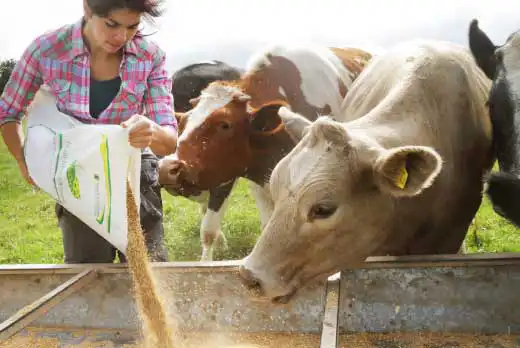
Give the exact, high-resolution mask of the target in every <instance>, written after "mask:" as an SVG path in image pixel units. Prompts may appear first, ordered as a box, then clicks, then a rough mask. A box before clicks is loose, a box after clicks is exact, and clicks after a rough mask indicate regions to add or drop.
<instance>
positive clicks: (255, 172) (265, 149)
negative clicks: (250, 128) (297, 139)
mask: <svg viewBox="0 0 520 348" xmlns="http://www.w3.org/2000/svg"><path fill="white" fill-rule="evenodd" d="M294 146H295V145H294V142H293V141H292V140H291V138H290V137H289V134H287V132H286V131H285V130H282V131H280V132H279V133H277V134H275V135H271V136H263V135H252V137H251V149H252V154H253V156H252V161H251V163H250V164H249V165H248V167H247V169H246V171H245V173H244V175H243V177H245V178H246V179H249V180H251V181H253V182H254V183H256V184H258V185H260V186H264V185H265V184H266V183H268V182H269V178H270V177H271V172H272V171H273V169H274V167H275V166H276V164H278V162H279V161H280V160H281V159H282V158H283V157H284V156H285V155H287V154H288V153H289V152H290V151H291V150H292V148H293V147H294Z"/></svg>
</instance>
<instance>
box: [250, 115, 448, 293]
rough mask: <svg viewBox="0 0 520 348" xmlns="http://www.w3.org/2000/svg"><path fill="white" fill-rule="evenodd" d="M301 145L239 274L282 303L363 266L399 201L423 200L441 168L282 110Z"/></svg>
mask: <svg viewBox="0 0 520 348" xmlns="http://www.w3.org/2000/svg"><path fill="white" fill-rule="evenodd" d="M279 114H280V116H282V119H283V122H284V124H285V127H286V129H287V131H288V132H289V133H290V134H291V136H292V137H293V139H294V140H295V141H296V142H298V141H299V142H298V143H297V145H296V147H295V148H294V149H293V150H292V151H291V152H290V153H289V154H288V155H287V156H286V157H284V158H283V159H282V160H281V161H280V162H278V164H277V165H276V167H275V169H274V171H273V173H272V175H271V179H270V190H271V195H272V197H273V201H274V211H273V214H272V215H271V218H270V220H269V222H268V223H267V225H266V227H265V229H264V230H263V232H262V234H261V236H260V238H259V239H258V241H257V243H256V245H255V246H254V248H253V250H252V252H251V253H250V254H249V255H248V256H247V257H246V258H245V259H244V263H243V264H242V265H241V267H240V274H241V276H242V278H244V279H245V280H246V281H247V282H248V283H250V284H251V285H253V286H260V287H261V290H262V292H263V293H264V294H265V295H266V296H268V297H270V298H272V299H274V300H277V301H288V300H289V299H290V298H291V296H292V295H294V293H295V292H296V291H297V290H298V289H299V288H301V287H302V286H304V285H305V284H306V283H308V282H310V281H313V280H318V279H325V278H326V277H327V276H330V275H332V274H334V273H336V272H338V271H339V270H341V269H343V268H345V267H347V266H351V265H354V264H356V263H360V262H363V261H364V260H365V259H366V258H367V257H368V256H370V255H371V253H372V252H373V251H375V250H376V249H377V248H378V247H379V246H380V244H381V243H382V240H383V239H384V237H385V236H384V234H385V230H386V228H387V226H388V223H389V222H390V221H392V217H393V214H394V213H395V211H394V209H395V200H396V198H397V197H399V198H401V197H403V198H405V199H406V198H410V197H414V196H417V195H420V194H421V193H422V192H423V190H425V189H426V188H428V187H429V186H430V185H432V183H433V182H434V180H435V179H436V177H437V175H438V174H439V172H440V170H441V167H442V163H441V158H440V156H439V155H438V154H437V152H436V151H435V150H434V149H432V148H429V147H422V146H403V147H397V148H391V149H385V148H383V147H381V146H380V145H379V144H378V143H377V142H376V141H375V140H374V139H372V138H370V137H369V136H367V135H366V134H365V133H364V132H362V131H347V130H346V128H345V126H344V125H343V124H341V123H338V122H336V121H334V120H332V119H330V118H328V117H320V118H319V119H318V120H316V121H315V122H314V123H310V121H308V120H306V119H305V118H304V117H302V116H300V115H298V114H295V113H293V112H291V111H289V110H288V109H286V108H281V109H280V111H279ZM300 139H301V140H300Z"/></svg>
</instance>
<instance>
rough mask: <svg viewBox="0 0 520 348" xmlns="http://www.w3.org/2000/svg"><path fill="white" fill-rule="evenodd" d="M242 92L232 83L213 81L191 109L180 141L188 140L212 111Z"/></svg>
mask: <svg viewBox="0 0 520 348" xmlns="http://www.w3.org/2000/svg"><path fill="white" fill-rule="evenodd" d="M237 93H242V92H241V90H240V89H239V88H238V87H236V86H232V85H225V84H220V83H212V84H210V85H209V86H208V87H207V88H206V89H205V90H203V91H202V93H201V94H200V100H199V102H198V103H197V105H196V106H195V107H194V108H193V109H192V110H191V111H190V113H189V117H188V120H187V122H186V127H185V128H184V131H183V132H182V134H181V136H180V137H179V142H181V141H184V140H186V139H187V138H188V137H189V136H190V134H191V133H192V132H193V131H194V130H195V129H197V128H198V127H200V126H201V125H202V124H203V123H204V121H205V120H206V119H207V118H208V117H209V115H211V113H212V112H214V111H215V110H218V109H220V108H222V107H224V106H226V105H227V104H229V103H230V102H231V101H232V100H233V96H234V95H236V94H237Z"/></svg>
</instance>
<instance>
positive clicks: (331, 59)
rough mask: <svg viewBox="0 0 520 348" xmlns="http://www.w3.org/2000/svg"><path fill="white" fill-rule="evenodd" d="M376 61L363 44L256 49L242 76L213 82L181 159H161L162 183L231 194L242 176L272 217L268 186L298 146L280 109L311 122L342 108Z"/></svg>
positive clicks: (192, 118) (188, 121) (191, 118)
mask: <svg viewBox="0 0 520 348" xmlns="http://www.w3.org/2000/svg"><path fill="white" fill-rule="evenodd" d="M370 59H371V54H370V53H368V52H366V51H363V50H361V49H355V48H346V49H340V48H327V47H321V46H312V45H308V46H304V45H301V46H296V45H295V46H291V45H289V46H284V45H277V46H272V47H269V48H267V49H263V50H261V51H259V52H257V53H256V54H254V55H253V57H252V58H251V59H250V61H249V63H248V65H247V67H246V73H245V74H244V75H243V76H242V78H241V79H240V80H238V81H236V82H227V81H217V82H212V83H211V84H210V85H209V86H208V87H207V88H206V89H204V90H203V91H202V93H201V96H200V97H199V98H198V101H197V104H196V106H195V107H194V108H193V109H192V110H190V111H189V112H188V113H186V114H185V117H184V122H185V123H184V128H183V132H182V134H181V135H180V136H179V140H178V147H177V153H176V156H177V158H175V157H171V156H170V157H166V158H164V159H163V160H162V161H161V162H160V164H159V165H160V170H161V172H162V173H167V175H165V176H163V179H162V182H163V183H167V184H168V185H169V186H171V187H177V188H178V189H179V190H184V191H187V192H190V191H197V190H213V189H215V188H219V187H224V188H225V187H228V188H229V189H228V192H231V189H232V184H233V183H234V182H235V180H237V179H238V178H239V177H244V178H247V179H249V180H250V182H252V183H253V184H252V185H251V189H252V193H253V195H254V196H255V199H256V202H257V206H258V208H259V213H260V219H261V221H262V223H265V221H267V219H268V217H269V215H270V212H271V209H272V202H271V198H270V195H269V192H268V191H266V190H264V185H265V184H266V183H267V182H268V180H269V176H270V173H271V171H272V169H273V168H274V166H275V165H276V163H278V161H279V160H280V159H281V158H282V157H283V156H285V155H286V154H287V153H288V152H289V151H290V150H291V149H292V148H293V147H294V143H293V141H292V140H291V138H290V136H289V134H288V133H287V132H286V131H285V128H284V125H283V124H282V122H281V119H280V117H279V116H278V113H277V112H278V109H279V108H280V107H281V106H283V105H285V106H290V107H291V108H292V109H293V110H295V111H298V112H299V113H301V114H302V115H304V116H305V117H307V118H308V119H309V120H315V119H316V118H317V117H318V116H319V115H322V114H329V113H333V114H340V113H341V110H342V102H343V99H344V97H345V95H346V94H347V91H348V89H349V88H350V85H351V84H352V82H353V81H354V80H355V79H356V77H357V76H358V74H359V73H360V72H361V71H362V69H363V68H364V66H365V64H366V63H367V62H368V61H369V60H370ZM262 226H263V224H262Z"/></svg>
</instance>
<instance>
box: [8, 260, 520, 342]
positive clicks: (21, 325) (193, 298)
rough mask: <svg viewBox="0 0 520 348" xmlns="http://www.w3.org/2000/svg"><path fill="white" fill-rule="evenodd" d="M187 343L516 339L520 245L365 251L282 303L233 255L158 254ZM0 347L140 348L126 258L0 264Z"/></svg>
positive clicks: (519, 338) (519, 334)
mask: <svg viewBox="0 0 520 348" xmlns="http://www.w3.org/2000/svg"><path fill="white" fill-rule="evenodd" d="M154 270H155V272H156V274H157V277H158V281H159V284H160V288H161V293H162V294H163V296H164V298H165V300H166V305H167V308H168V311H169V312H170V313H171V315H173V316H174V317H175V318H176V319H177V321H178V324H179V326H180V327H179V329H180V330H179V331H180V333H181V335H182V336H183V337H184V338H185V342H186V346H187V348H190V347H205V348H206V347H208V348H213V347H214V348H220V347H226V348H227V347H228V346H227V345H226V344H230V343H232V344H238V343H248V344H253V345H254V347H258V348H267V347H269V348H271V347H276V348H282V347H298V348H300V347H301V348H306V347H316V348H338V347H342V348H343V347H345V348H346V347H361V348H362V347H374V348H375V347H378V348H385V347H388V348H390V347H392V348H394V347H410V348H412V347H430V348H431V347H435V348H444V347H446V348H447V347H493V348H498V347H518V346H519V345H520V311H518V305H519V304H520V296H518V290H517V289H520V256H519V255H517V254H489V255H447V256H414V257H395V258H394V257H383V258H370V259H369V260H367V262H365V263H364V264H363V265H362V266H361V267H358V268H353V269H348V270H344V271H343V272H341V274H340V276H339V277H331V278H330V279H329V281H328V282H327V283H326V284H316V285H313V286H309V287H307V288H305V289H303V290H302V291H301V292H300V293H299V294H298V295H297V296H296V297H295V298H294V299H293V300H292V301H291V302H290V303H289V304H273V303H271V302H269V301H264V300H262V299H259V298H258V297H256V296H255V294H254V293H252V292H251V291H250V290H249V289H247V288H246V287H245V286H243V285H242V283H241V282H240V280H239V278H238V262H235V261H219V262H208V263H199V262H193V263H188V262H182V263H181V262H175V263H156V264H154ZM0 284H1V286H0V322H1V323H0V347H138V346H139V345H138V344H139V341H140V333H139V331H138V318H137V314H136V313H137V312H136V308H135V304H134V299H133V294H132V290H131V289H132V286H131V282H130V276H129V274H128V273H127V269H126V267H125V266H124V265H117V264H116V265H99V264H97V265H23V266H20V265H12V266H3V267H1V268H0Z"/></svg>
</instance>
